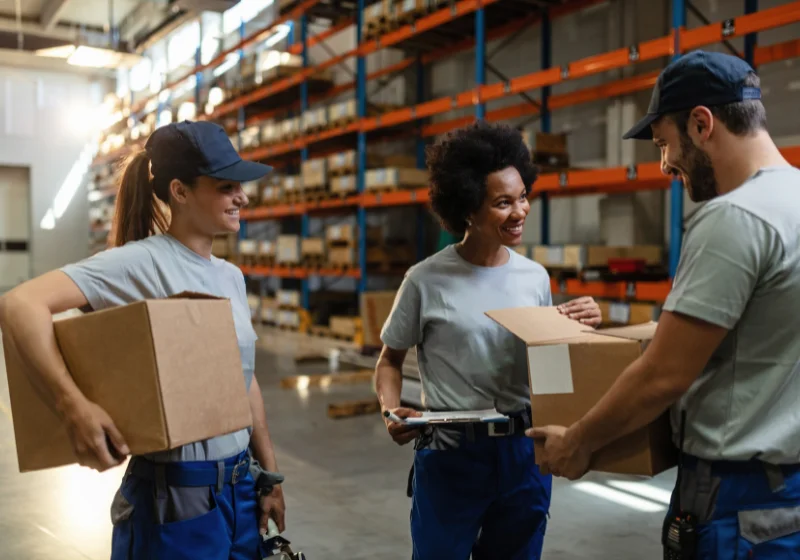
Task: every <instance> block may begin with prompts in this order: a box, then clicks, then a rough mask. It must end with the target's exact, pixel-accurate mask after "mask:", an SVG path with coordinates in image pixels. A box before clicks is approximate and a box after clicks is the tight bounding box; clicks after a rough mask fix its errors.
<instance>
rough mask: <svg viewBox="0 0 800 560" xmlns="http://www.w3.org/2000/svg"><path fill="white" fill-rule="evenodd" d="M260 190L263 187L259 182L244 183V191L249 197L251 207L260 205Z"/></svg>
mask: <svg viewBox="0 0 800 560" xmlns="http://www.w3.org/2000/svg"><path fill="white" fill-rule="evenodd" d="M260 190H261V185H260V184H259V182H258V181H247V182H245V183H242V191H243V192H244V194H245V195H247V198H248V199H249V201H250V202H249V204H250V205H254V204H258V199H259V195H260V194H261V193H260V192H259V191H260Z"/></svg>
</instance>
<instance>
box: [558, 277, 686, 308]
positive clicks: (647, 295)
mask: <svg viewBox="0 0 800 560" xmlns="http://www.w3.org/2000/svg"><path fill="white" fill-rule="evenodd" d="M670 289H672V281H671V280H663V281H659V282H584V281H582V280H576V279H567V280H557V279H555V278H551V279H550V291H551V292H552V293H553V295H563V296H570V297H582V296H590V297H594V298H602V299H616V300H636V301H652V302H657V303H664V301H665V300H666V299H667V296H668V295H669V291H670Z"/></svg>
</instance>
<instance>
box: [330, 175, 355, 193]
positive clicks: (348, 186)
mask: <svg viewBox="0 0 800 560" xmlns="http://www.w3.org/2000/svg"><path fill="white" fill-rule="evenodd" d="M331 192H333V193H341V194H347V193H355V192H356V176H355V175H342V176H341V177H333V178H331Z"/></svg>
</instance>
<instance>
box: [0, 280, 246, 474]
mask: <svg viewBox="0 0 800 560" xmlns="http://www.w3.org/2000/svg"><path fill="white" fill-rule="evenodd" d="M53 328H54V331H55V337H56V340H57V342H58V346H59V348H60V349H61V353H62V354H63V356H64V361H65V362H66V364H67V368H68V370H69V372H70V374H71V375H72V378H73V379H74V380H75V383H76V384H77V386H78V387H79V388H80V389H81V391H82V392H83V394H84V395H86V397H87V398H88V399H89V400H90V401H92V402H94V403H96V404H98V405H99V406H100V407H102V408H103V409H104V410H105V411H106V412H107V413H108V414H109V416H111V418H112V419H113V420H114V424H115V425H116V426H117V428H118V429H119V430H120V432H121V433H122V435H123V437H124V438H125V441H126V443H127V444H128V447H130V450H131V452H132V453H133V454H136V455H140V454H147V453H155V452H159V451H165V450H169V449H175V448H177V447H180V446H182V445H185V444H188V443H192V442H196V441H200V440H203V439H207V438H211V437H215V436H219V435H223V434H228V433H232V432H236V431H238V430H241V429H243V428H247V427H248V426H250V425H251V417H250V406H249V404H248V399H247V391H246V389H245V385H244V376H243V375H242V362H241V358H240V354H239V344H238V342H237V338H236V330H235V328H234V323H233V312H232V310H231V303H230V301H229V300H227V299H219V298H213V297H211V296H204V295H201V294H191V293H183V294H179V295H176V296H174V297H172V298H168V299H156V300H145V301H140V302H136V303H132V304H129V305H124V306H119V307H115V308H111V309H107V310H103V311H97V312H93V313H88V314H85V315H80V316H77V317H70V318H66V319H60V320H57V321H55V322H54V324H53ZM3 342H4V347H5V348H4V349H5V361H6V369H7V373H8V385H9V392H10V396H11V410H12V415H13V420H14V433H15V437H16V444H17V445H16V447H17V458H18V461H19V469H20V471H21V472H27V471H33V470H38V469H46V468H51V467H59V466H63V465H69V464H72V463H76V462H77V458H76V457H75V455H74V453H73V451H72V446H71V444H70V440H69V437H68V435H67V431H66V428H65V426H64V424H63V423H62V421H61V418H60V416H58V415H57V414H56V413H55V412H54V411H53V410H52V409H51V408H50V407H49V406H48V405H47V404H46V403H45V402H44V401H43V400H42V399H41V398H40V396H39V392H38V391H37V390H36V389H35V388H34V386H33V384H32V383H31V381H30V376H31V375H32V374H31V373H30V372H29V371H28V368H27V366H26V365H25V364H23V363H22V361H21V359H20V357H19V355H18V353H17V351H16V348H15V347H14V346H13V345H12V344H11V341H10V340H9V339H8V337H6V336H4V337H3Z"/></svg>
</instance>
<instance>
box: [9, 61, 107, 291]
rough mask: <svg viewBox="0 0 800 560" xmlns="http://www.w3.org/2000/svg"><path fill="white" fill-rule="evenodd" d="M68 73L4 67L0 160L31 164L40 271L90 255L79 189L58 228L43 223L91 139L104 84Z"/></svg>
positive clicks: (35, 257) (35, 260)
mask: <svg viewBox="0 0 800 560" xmlns="http://www.w3.org/2000/svg"><path fill="white" fill-rule="evenodd" d="M92 84H93V82H92V81H91V80H90V78H88V77H85V76H77V75H71V74H66V73H63V74H62V73H47V72H41V71H32V70H25V69H18V68H8V67H0V165H9V166H25V167H29V168H30V183H31V220H30V221H31V234H32V235H31V253H32V273H33V275H34V276H37V275H39V274H42V273H44V272H46V271H48V270H51V269H53V268H57V267H59V266H61V265H63V264H66V263H68V262H74V261H76V260H79V259H81V258H84V257H85V256H87V255H88V244H89V225H88V202H87V198H86V189H85V186H83V187H81V188H80V189H78V191H77V192H76V194H75V195H74V197H73V198H72V200H71V201H70V203H69V206H68V207H67V209H66V211H65V212H64V214H63V215H62V216H61V218H60V219H59V220H57V222H56V225H55V228H54V229H52V230H44V229H42V228H41V227H40V225H39V224H40V222H41V220H42V217H43V216H44V215H45V213H46V212H47V210H48V209H49V208H50V207H51V206H52V204H53V199H54V197H55V195H56V193H57V192H58V191H59V188H60V187H61V185H62V183H63V182H64V179H65V178H66V176H67V174H68V173H69V172H70V170H71V169H72V167H73V165H74V164H75V162H76V160H77V159H78V157H79V155H80V154H81V152H82V151H83V149H84V148H85V146H86V144H87V143H88V141H89V139H90V126H89V123H90V122H91V115H92V109H93V108H97V107H99V105H100V102H101V101H102V90H101V89H100V84H95V85H92Z"/></svg>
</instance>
